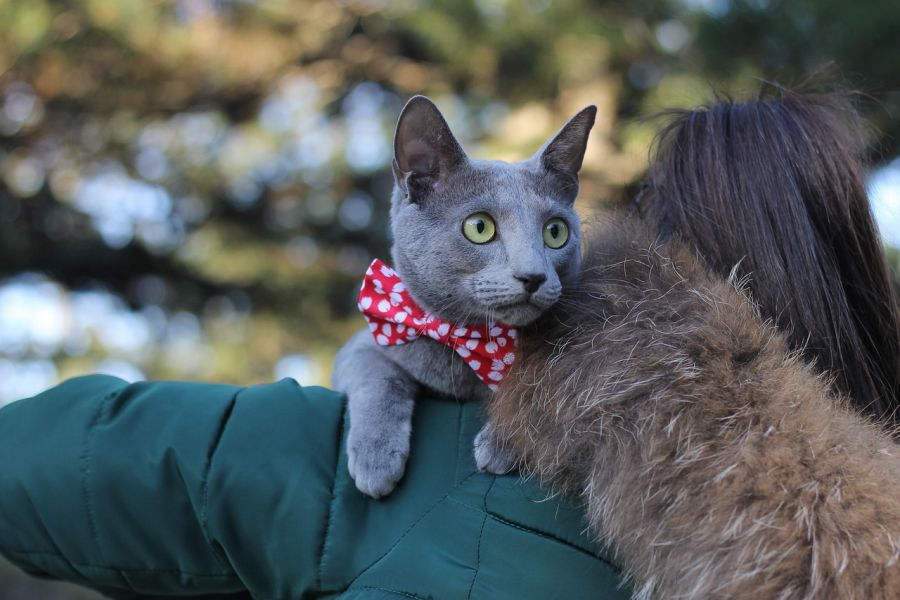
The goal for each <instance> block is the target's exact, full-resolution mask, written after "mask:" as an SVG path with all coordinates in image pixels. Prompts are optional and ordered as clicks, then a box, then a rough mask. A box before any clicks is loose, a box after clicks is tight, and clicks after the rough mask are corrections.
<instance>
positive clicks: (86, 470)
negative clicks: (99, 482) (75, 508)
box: [73, 388, 125, 564]
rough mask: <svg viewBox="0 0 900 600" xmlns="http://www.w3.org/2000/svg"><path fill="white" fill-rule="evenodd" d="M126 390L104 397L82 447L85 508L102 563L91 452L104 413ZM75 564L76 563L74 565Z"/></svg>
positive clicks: (102, 553)
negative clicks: (93, 492)
mask: <svg viewBox="0 0 900 600" xmlns="http://www.w3.org/2000/svg"><path fill="white" fill-rule="evenodd" d="M124 389H125V388H122V389H119V390H116V391H115V392H110V393H108V394H106V395H104V396H103V399H102V400H100V402H99V403H98V405H97V408H96V410H94V414H93V415H92V416H91V420H90V422H89V423H88V426H87V429H86V430H85V433H84V441H83V443H82V445H81V455H80V456H79V463H80V469H79V471H80V473H81V494H82V496H83V497H84V507H85V511H86V512H87V521H88V530H89V531H90V533H91V541H92V542H93V543H94V544H95V545H96V547H97V553H98V554H99V555H100V559H101V561H102V562H106V556H105V554H104V552H103V546H102V544H101V543H100V532H99V530H98V529H97V518H96V516H95V515H94V504H93V501H92V500H91V483H90V478H91V452H92V450H93V444H92V441H93V435H94V429H95V428H96V427H97V424H98V423H99V422H100V419H101V418H102V416H103V412H104V410H105V409H106V406H107V404H108V403H109V401H110V400H111V399H112V398H118V397H119V396H120V395H121V394H122V391H123V390H124ZM73 564H74V563H73Z"/></svg>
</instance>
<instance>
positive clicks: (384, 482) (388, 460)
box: [347, 428, 409, 498]
mask: <svg viewBox="0 0 900 600" xmlns="http://www.w3.org/2000/svg"><path fill="white" fill-rule="evenodd" d="M347 457H348V468H349V471H350V477H352V478H353V481H354V483H356V489H358V490H359V491H360V492H362V493H363V494H365V495H366V496H371V497H372V498H381V497H383V496H387V495H388V494H390V493H391V492H392V491H394V488H395V487H397V482H398V481H400V479H401V478H402V477H403V473H404V471H406V459H407V458H408V457H409V434H408V433H407V434H406V435H395V436H392V437H389V438H382V437H378V436H373V435H371V434H369V435H366V434H365V433H364V434H357V435H354V431H353V429H352V428H351V431H350V434H349V435H348V438H347Z"/></svg>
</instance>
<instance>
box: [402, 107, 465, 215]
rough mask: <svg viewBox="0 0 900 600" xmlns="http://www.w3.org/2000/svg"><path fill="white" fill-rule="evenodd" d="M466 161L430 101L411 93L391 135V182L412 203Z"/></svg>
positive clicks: (463, 153) (441, 117) (445, 123)
mask: <svg viewBox="0 0 900 600" xmlns="http://www.w3.org/2000/svg"><path fill="white" fill-rule="evenodd" d="M465 161H466V154H465V152H463V149H462V146H460V145H459V142H457V141H456V138H455V137H453V133H452V132H451V131H450V127H449V126H448V125H447V121H445V120H444V117H443V115H441V112H440V111H439V110H438V108H437V106H435V105H434V102H432V101H431V100H429V99H428V98H426V97H425V96H414V97H413V98H411V99H410V101H409V102H407V103H406V106H404V107H403V111H402V112H401V113H400V119H399V120H398V121H397V132H396V134H395V135H394V161H393V170H394V181H395V182H396V184H397V185H398V186H399V187H400V188H401V189H402V190H403V191H404V192H406V195H407V197H408V198H409V199H410V200H411V201H413V202H416V201H418V200H420V199H421V198H422V197H423V196H424V195H425V194H427V193H428V192H429V191H431V190H433V189H434V188H435V187H437V186H439V185H440V184H441V183H442V181H443V180H445V179H446V177H447V175H448V174H449V173H450V172H451V171H452V170H453V169H455V168H456V167H458V166H459V165H460V164H462V163H464V162H465Z"/></svg>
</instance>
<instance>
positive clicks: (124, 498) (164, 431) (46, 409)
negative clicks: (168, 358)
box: [0, 376, 343, 597]
mask: <svg viewBox="0 0 900 600" xmlns="http://www.w3.org/2000/svg"><path fill="white" fill-rule="evenodd" d="M342 414H343V410H342V398H341V396H340V395H338V394H335V393H333V392H329V391H327V390H322V389H320V388H300V387H299V386H298V385H297V384H295V383H294V382H293V381H290V380H285V381H281V382H278V383H274V384H271V385H264V386H256V387H251V388H238V387H233V386H225V385H211V384H192V383H138V384H133V385H128V384H126V383H125V382H123V381H121V380H118V379H115V378H112V377H104V376H91V377H84V378H79V379H75V380H71V381H69V382H66V383H64V384H62V385H60V386H58V387H56V388H53V389H51V390H48V391H47V392H45V393H43V394H41V395H39V396H36V397H34V398H31V399H28V400H23V401H20V402H15V403H12V404H10V405H8V406H6V407H5V408H3V409H2V410H0V553H2V554H3V555H5V556H6V557H7V558H8V559H9V560H11V561H12V562H14V563H15V564H17V565H18V566H19V567H21V568H22V569H23V570H25V571H27V572H29V573H32V574H35V575H40V576H48V577H53V578H58V579H66V580H69V581H74V582H77V583H82V584H84V585H88V586H90V587H94V588H96V589H99V590H101V591H103V592H104V593H107V594H109V595H114V596H119V597H129V596H131V595H140V596H142V597H148V596H150V597H152V596H156V595H159V596H166V595H176V594H177V595H184V594H198V595H216V596H221V595H226V594H241V593H244V592H245V591H246V590H247V589H248V588H249V589H252V590H253V593H254V596H268V597H285V596H287V595H290V597H301V596H303V595H304V594H306V593H309V592H310V591H312V590H314V589H315V588H316V585H317V581H316V579H317V574H318V571H319V569H318V566H319V554H320V551H321V546H322V541H323V539H324V535H325V532H324V529H325V526H326V523H327V520H328V512H329V504H330V500H331V495H332V486H333V483H334V473H335V471H336V465H337V460H338V446H337V441H338V440H339V439H340V437H341V428H342V422H341V421H342ZM273 419H278V420H279V422H280V424H279V423H274V422H273ZM287 422H289V423H290V424H289V425H286V424H285V423H287ZM287 430H289V431H290V435H284V432H285V431H287ZM273 433H274V434H273ZM286 472H287V473H291V474H292V475H293V476H292V477H290V478H288V477H286V476H285V473H286ZM298 504H301V505H302V506H303V513H302V517H303V518H302V520H299V519H297V511H295V510H293V509H292V507H294V506H297V505H298ZM282 527H286V528H290V533H291V535H268V533H270V532H272V531H273V530H276V531H277V530H278V529H279V528H282ZM275 564H278V565H280V568H279V569H273V568H272V565H275Z"/></svg>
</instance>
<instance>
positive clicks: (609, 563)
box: [485, 510, 622, 574]
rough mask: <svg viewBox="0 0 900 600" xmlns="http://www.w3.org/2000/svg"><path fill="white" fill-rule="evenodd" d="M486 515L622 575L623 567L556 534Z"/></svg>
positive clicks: (493, 514) (490, 513)
mask: <svg viewBox="0 0 900 600" xmlns="http://www.w3.org/2000/svg"><path fill="white" fill-rule="evenodd" d="M485 513H486V514H487V515H488V516H489V517H490V518H491V519H493V520H495V521H497V522H498V523H502V524H503V525H506V526H508V527H512V528H514V529H518V530H520V531H524V532H525V533H530V534H532V535H537V536H539V537H542V538H545V539H548V540H552V541H554V542H557V543H559V544H562V545H563V546H568V547H569V548H571V549H573V550H576V551H578V552H580V553H582V554H586V555H587V556H590V557H591V558H594V559H596V560H599V561H600V562H602V563H604V564H606V565H607V566H608V567H610V568H611V569H613V570H614V571H615V572H616V573H617V574H621V573H622V567H620V566H619V565H617V564H616V563H614V562H612V561H611V560H609V559H608V558H605V557H603V556H601V555H599V554H595V553H594V552H591V551H589V550H585V549H584V548H582V547H581V546H578V545H576V544H573V543H572V542H569V541H567V540H565V539H563V538H561V537H559V536H557V535H554V534H552V533H549V532H547V531H543V530H540V529H535V528H534V527H528V526H526V525H522V524H520V523H516V522H515V521H510V520H509V519H506V518H504V517H501V516H500V515H498V514H496V513H493V512H490V511H487V510H486V511H485Z"/></svg>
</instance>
